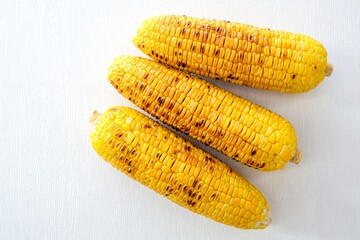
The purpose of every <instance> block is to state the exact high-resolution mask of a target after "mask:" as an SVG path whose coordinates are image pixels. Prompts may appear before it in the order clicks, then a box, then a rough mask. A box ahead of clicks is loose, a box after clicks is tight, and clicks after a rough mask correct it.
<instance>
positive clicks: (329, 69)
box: [325, 63, 334, 77]
mask: <svg viewBox="0 0 360 240" xmlns="http://www.w3.org/2000/svg"><path fill="white" fill-rule="evenodd" d="M333 70H334V66H333V65H332V64H330V63H328V64H326V69H325V76H327V77H329V76H330V75H331V74H332V72H333Z"/></svg>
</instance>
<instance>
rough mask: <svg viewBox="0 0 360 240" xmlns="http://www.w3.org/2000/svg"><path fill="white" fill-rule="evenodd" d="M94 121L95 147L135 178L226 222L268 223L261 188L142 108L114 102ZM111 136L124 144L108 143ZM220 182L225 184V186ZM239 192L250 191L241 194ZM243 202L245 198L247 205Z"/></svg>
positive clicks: (252, 225)
mask: <svg viewBox="0 0 360 240" xmlns="http://www.w3.org/2000/svg"><path fill="white" fill-rule="evenodd" d="M93 121H94V122H96V121H97V123H96V126H95V129H94V130H93V132H92V133H91V136H90V138H91V144H92V146H93V148H94V149H95V151H96V152H97V153H98V154H99V155H100V156H101V157H102V158H103V159H104V160H106V161H108V162H109V163H110V164H112V165H113V166H114V167H115V168H117V169H118V170H120V171H121V172H123V173H125V174H126V175H128V176H129V177H131V178H133V179H134V180H136V181H138V182H140V183H142V184H143V185H145V186H147V187H149V188H150V189H152V190H154V191H155V192H157V193H159V194H161V195H162V196H165V197H166V198H168V199H170V200H171V201H173V202H175V203H176V204H178V205H180V206H183V207H185V208H187V209H189V210H191V211H193V212H195V213H199V214H201V215H203V216H205V217H208V218H211V219H213V220H215V221H218V222H221V223H224V224H227V225H231V226H234V227H238V228H244V229H262V228H265V227H266V226H267V225H268V224H270V222H271V218H270V210H269V206H268V203H267V201H266V199H265V198H264V197H263V195H262V194H261V192H260V191H259V190H257V189H256V188H255V187H254V186H253V185H251V184H250V183H249V182H248V181H246V180H245V179H244V178H243V177H241V176H240V175H238V174H237V173H236V172H235V171H233V170H232V169H231V168H229V167H228V166H227V165H225V164H224V163H222V162H221V161H220V160H218V159H216V158H215V157H213V156H211V155H210V154H208V153H206V152H204V151H203V150H201V149H199V148H197V147H196V146H194V145H192V144H191V143H190V142H187V141H186V140H184V139H182V138H181V137H179V136H177V135H176V134H175V133H173V132H171V131H170V130H168V129H166V128H164V127H162V126H160V125H159V124H158V123H156V122H155V121H153V120H152V119H150V118H148V117H146V116H145V115H143V114H141V113H140V112H138V111H135V110H133V109H131V108H127V107H112V108H110V109H108V110H107V111H106V112H105V113H104V114H103V115H102V116H97V119H96V120H95V119H93ZM124 126H126V127H125V128H124ZM145 139H148V140H147V141H145ZM109 140H110V141H112V142H113V143H114V145H121V146H123V147H122V148H121V149H114V148H113V147H109V146H108V145H107V142H108V141H109ZM160 142H161V143H163V145H162V146H160V144H159V143H160ZM144 145H146V146H147V148H144V147H143V146H144ZM170 148H174V149H178V150H177V151H175V152H173V153H169V152H168V151H167V150H166V149H170ZM154 151H155V152H156V154H155V156H152V154H153V152H154ZM161 156H166V157H164V158H162V157H161ZM164 159H171V161H172V164H171V165H172V166H170V167H168V166H167V162H166V161H165V160H164ZM151 162H152V164H150V163H151ZM184 169H188V170H185V171H184ZM195 172H196V173H195ZM219 173H220V174H219ZM218 175H221V176H222V177H221V178H218V177H217V176H218ZM214 178H216V180H217V181H219V182H220V184H217V185H216V186H215V184H214V181H210V180H211V179H214ZM226 179H233V181H232V182H231V183H230V182H229V181H228V180H226ZM220 186H227V187H226V189H223V190H221V189H220ZM228 186H229V187H228ZM229 189H231V192H230V190H229ZM232 192H235V193H236V195H234V194H232ZM238 192H248V193H249V195H248V197H242V196H238V195H237V193H238ZM242 201H244V202H246V206H245V207H244V206H242V205H241V202H242ZM212 206H216V209H215V208H214V207H212ZM255 209H261V212H259V211H258V212H256V211H255ZM242 210H243V211H242Z"/></svg>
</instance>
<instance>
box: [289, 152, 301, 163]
mask: <svg viewBox="0 0 360 240" xmlns="http://www.w3.org/2000/svg"><path fill="white" fill-rule="evenodd" d="M301 158H302V151H301V149H299V148H298V149H296V153H295V156H294V157H293V158H292V159H290V162H292V163H295V164H299V163H300V162H301Z"/></svg>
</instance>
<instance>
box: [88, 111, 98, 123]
mask: <svg viewBox="0 0 360 240" xmlns="http://www.w3.org/2000/svg"><path fill="white" fill-rule="evenodd" d="M100 117H101V114H100V113H99V112H98V111H96V110H95V111H94V112H93V113H92V114H91V116H90V118H89V122H90V123H91V124H93V125H96V124H97V122H98V121H99V119H100Z"/></svg>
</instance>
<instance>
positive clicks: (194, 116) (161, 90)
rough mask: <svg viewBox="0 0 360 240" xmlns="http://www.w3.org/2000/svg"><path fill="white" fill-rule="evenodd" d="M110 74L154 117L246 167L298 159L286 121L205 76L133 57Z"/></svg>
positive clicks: (276, 166) (118, 63)
mask: <svg viewBox="0 0 360 240" xmlns="http://www.w3.org/2000/svg"><path fill="white" fill-rule="evenodd" d="M108 79H109V81H110V82H111V84H112V85H113V86H114V87H115V88H116V89H117V90H118V91H119V92H120V93H121V94H123V95H124V96H125V97H126V98H128V99H129V100H131V101H133V102H134V103H135V104H136V105H137V106H138V107H140V108H142V109H143V110H145V111H147V112H149V113H150V114H151V115H152V116H154V117H156V118H158V119H160V120H161V121H162V122H165V123H166V124H168V125H170V126H173V127H174V128H175V129H178V130H181V131H182V132H184V133H185V134H188V135H190V136H191V137H193V138H196V139H197V140H199V141H201V142H203V143H205V144H208V145H210V146H211V147H212V148H215V149H216V150H218V151H220V152H222V153H224V154H225V155H227V156H229V157H231V158H233V159H235V160H237V161H240V162H242V163H244V164H246V165H247V166H250V167H254V168H258V169H261V170H263V171H271V170H277V169H281V168H283V167H284V166H285V164H286V163H287V162H288V161H289V160H290V159H292V158H294V157H295V159H299V156H298V155H296V150H297V139H296V135H295V131H294V128H293V127H292V125H291V124H290V123H289V122H288V121H287V120H285V119H284V118H282V117H281V116H279V115H277V114H275V113H273V112H271V111H269V110H267V109H264V108H262V107H260V106H258V105H256V104H254V103H251V102H249V101H247V100H245V99H242V98H240V97H237V96H235V95H233V94H231V93H230V92H227V91H225V90H223V89H220V88H218V87H216V86H214V85H212V84H210V83H208V82H206V81H204V80H201V79H199V78H196V77H192V76H190V75H189V74H186V73H183V72H181V71H178V70H176V69H173V68H170V67H167V66H165V65H163V64H160V63H158V62H155V61H152V60H149V59H144V58H140V57H132V56H120V57H118V58H116V59H115V60H114V62H113V64H112V65H111V67H110V69H109V73H108ZM293 161H295V160H294V159H293Z"/></svg>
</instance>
